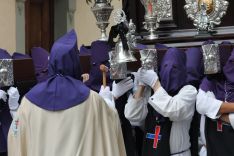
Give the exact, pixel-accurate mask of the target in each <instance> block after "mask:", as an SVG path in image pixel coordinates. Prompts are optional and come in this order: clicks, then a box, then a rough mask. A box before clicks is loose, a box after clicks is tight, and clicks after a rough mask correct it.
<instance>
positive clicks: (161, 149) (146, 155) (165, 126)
mask: <svg viewBox="0 0 234 156" xmlns="http://www.w3.org/2000/svg"><path fill="white" fill-rule="evenodd" d="M171 125H172V122H171V121H170V120H169V118H165V117H163V116H161V115H160V114H158V113H157V112H156V111H155V110H154V109H153V107H152V106H150V105H148V114H147V117H146V120H145V134H144V142H143V149H142V151H143V152H142V156H154V155H156V156H170V142H169V140H170V134H171ZM156 126H160V127H161V131H160V135H161V138H160V140H159V141H158V144H157V148H156V149H155V148H153V143H154V140H153V139H148V138H146V134H147V133H151V134H154V133H155V127H156Z"/></svg>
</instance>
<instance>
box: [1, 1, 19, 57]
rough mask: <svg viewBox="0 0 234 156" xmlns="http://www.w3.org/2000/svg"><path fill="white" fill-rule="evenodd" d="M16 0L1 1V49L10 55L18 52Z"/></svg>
mask: <svg viewBox="0 0 234 156" xmlns="http://www.w3.org/2000/svg"><path fill="white" fill-rule="evenodd" d="M15 1H16V0H0V48H2V49H6V50H7V51H8V52H9V53H13V52H15V50H16V30H15V28H16V27H15V25H16V17H15V8H16V7H15Z"/></svg>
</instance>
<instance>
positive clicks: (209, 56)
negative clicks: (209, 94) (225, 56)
mask: <svg viewBox="0 0 234 156" xmlns="http://www.w3.org/2000/svg"><path fill="white" fill-rule="evenodd" d="M202 53H203V62H204V74H216V73H219V72H220V71H221V67H220V56H219V46H218V44H206V45H203V46H202Z"/></svg>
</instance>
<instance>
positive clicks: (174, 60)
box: [159, 48, 187, 95]
mask: <svg viewBox="0 0 234 156" xmlns="http://www.w3.org/2000/svg"><path fill="white" fill-rule="evenodd" d="M159 76H160V79H161V81H160V82H161V85H162V87H163V88H164V89H165V90H166V91H167V92H168V93H169V94H171V95H172V94H176V93H177V92H178V90H179V89H181V87H183V86H184V85H185V84H186V77H187V73H186V55H185V53H184V52H183V51H181V50H179V49H177V48H170V49H168V51H167V52H166V53H165V55H164V57H163V60H162V62H161V65H160V72H159Z"/></svg>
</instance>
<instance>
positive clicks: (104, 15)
mask: <svg viewBox="0 0 234 156" xmlns="http://www.w3.org/2000/svg"><path fill="white" fill-rule="evenodd" d="M113 9H114V8H113V6H111V4H110V3H109V1H107V0H103V1H100V2H95V3H94V6H93V7H91V10H92V12H93V14H94V16H95V17H96V20H97V22H96V24H97V26H98V28H100V29H101V38H100V39H99V40H101V41H107V40H108V37H107V35H106V28H107V27H108V25H109V22H108V20H109V18H110V15H111V12H112V11H113Z"/></svg>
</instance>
